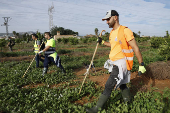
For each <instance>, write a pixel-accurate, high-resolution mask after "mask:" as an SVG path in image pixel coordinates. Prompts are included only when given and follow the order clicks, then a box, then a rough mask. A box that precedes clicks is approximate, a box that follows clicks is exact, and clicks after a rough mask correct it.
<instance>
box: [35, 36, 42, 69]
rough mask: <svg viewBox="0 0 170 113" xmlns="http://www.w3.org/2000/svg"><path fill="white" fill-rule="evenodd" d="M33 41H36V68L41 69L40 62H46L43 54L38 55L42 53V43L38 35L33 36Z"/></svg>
mask: <svg viewBox="0 0 170 113" xmlns="http://www.w3.org/2000/svg"><path fill="white" fill-rule="evenodd" d="M32 39H33V40H34V48H33V50H34V52H35V54H36V57H35V61H36V68H38V67H39V61H41V62H44V60H43V59H42V58H41V54H38V52H39V51H40V46H41V41H40V40H39V39H38V36H37V35H36V34H32Z"/></svg>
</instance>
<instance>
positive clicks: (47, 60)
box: [44, 55, 64, 70]
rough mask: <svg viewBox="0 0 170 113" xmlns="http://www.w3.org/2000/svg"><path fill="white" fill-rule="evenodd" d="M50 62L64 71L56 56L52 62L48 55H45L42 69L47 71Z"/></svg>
mask: <svg viewBox="0 0 170 113" xmlns="http://www.w3.org/2000/svg"><path fill="white" fill-rule="evenodd" d="M51 62H53V63H54V64H55V65H56V66H57V67H59V68H60V69H61V70H64V68H63V66H62V65H61V59H60V57H59V56H58V55H57V58H56V61H54V58H53V57H48V55H45V60H44V68H47V69H48V64H49V63H51Z"/></svg>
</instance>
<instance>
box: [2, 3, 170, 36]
mask: <svg viewBox="0 0 170 113" xmlns="http://www.w3.org/2000/svg"><path fill="white" fill-rule="evenodd" d="M52 3H53V5H54V13H53V24H54V25H56V26H58V27H64V28H66V29H71V30H73V31H75V32H79V35H80V36H83V35H86V34H95V33H94V29H95V28H98V29H99V32H100V31H101V30H106V31H107V32H110V31H111V29H110V28H108V25H107V24H106V21H102V18H103V17H104V16H105V14H106V11H108V10H111V9H114V10H117V11H118V13H119V16H120V24H121V25H124V26H127V27H129V28H130V29H131V30H132V31H133V32H135V33H137V32H138V31H140V32H141V35H145V36H165V35H166V32H165V31H167V30H168V31H169V33H170V0H0V24H1V25H2V24H3V23H4V19H3V18H2V17H10V18H12V19H11V20H10V21H9V33H12V31H16V32H27V31H34V32H35V31H37V30H38V31H40V32H41V33H43V32H46V31H49V15H48V8H49V7H50V6H52ZM5 32H6V27H5V26H0V33H5Z"/></svg>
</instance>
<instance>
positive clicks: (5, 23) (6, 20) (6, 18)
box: [1, 17, 10, 39]
mask: <svg viewBox="0 0 170 113" xmlns="http://www.w3.org/2000/svg"><path fill="white" fill-rule="evenodd" d="M2 18H4V21H5V22H4V24H2V25H1V26H6V36H7V39H8V26H9V25H8V20H9V18H10V17H2Z"/></svg>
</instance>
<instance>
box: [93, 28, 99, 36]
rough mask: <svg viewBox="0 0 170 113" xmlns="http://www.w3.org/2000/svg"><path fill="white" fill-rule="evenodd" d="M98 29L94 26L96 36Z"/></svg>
mask: <svg viewBox="0 0 170 113" xmlns="http://www.w3.org/2000/svg"><path fill="white" fill-rule="evenodd" d="M98 31H99V30H98V29H97V28H95V30H94V32H95V34H96V36H98Z"/></svg>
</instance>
